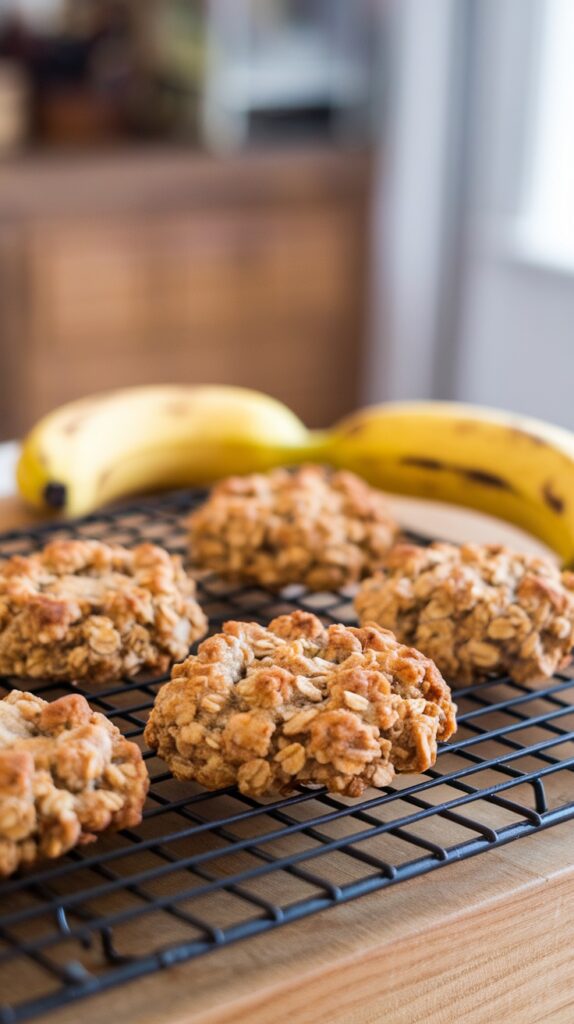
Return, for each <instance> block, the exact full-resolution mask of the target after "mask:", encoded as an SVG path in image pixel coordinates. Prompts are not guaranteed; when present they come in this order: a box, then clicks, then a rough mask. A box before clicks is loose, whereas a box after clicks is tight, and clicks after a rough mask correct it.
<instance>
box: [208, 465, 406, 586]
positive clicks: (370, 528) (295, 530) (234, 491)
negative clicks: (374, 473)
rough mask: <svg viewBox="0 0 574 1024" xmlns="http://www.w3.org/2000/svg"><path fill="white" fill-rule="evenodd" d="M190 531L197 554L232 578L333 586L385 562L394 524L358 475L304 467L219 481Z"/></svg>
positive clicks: (376, 493)
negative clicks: (292, 470)
mask: <svg viewBox="0 0 574 1024" xmlns="http://www.w3.org/2000/svg"><path fill="white" fill-rule="evenodd" d="M190 530H191V537H190V540H191V557H192V560H193V561H194V562H195V563H196V564H198V565H201V566H205V567H208V568H210V569H213V570H215V572H217V573H219V574H220V575H222V576H224V577H226V578H228V579H232V580H237V581H243V582H247V583H259V584H261V585H262V586H265V587H269V588H271V589H277V588H279V587H282V586H285V585H286V584H288V583H303V584H305V586H307V587H309V588H310V589H311V590H323V589H324V590H336V589H338V588H339V587H342V586H344V585H345V584H347V583H354V582H355V581H356V580H359V579H361V578H362V577H363V576H365V575H366V574H367V573H369V572H372V571H373V569H375V568H376V566H377V565H379V564H380V562H381V560H382V558H383V556H384V555H385V553H386V552H387V551H388V549H389V547H390V546H391V544H392V543H393V541H394V539H395V537H396V534H397V525H396V523H395V522H394V520H393V518H392V516H391V515H390V513H389V510H388V507H387V503H386V500H385V497H384V496H383V495H382V494H381V493H380V491H376V490H374V489H373V488H372V487H369V486H368V484H366V483H365V482H364V481H363V480H360V479H359V477H357V476H354V475H353V474H352V473H347V472H331V471H329V470H327V469H323V468H321V467H320V466H304V467H303V468H302V469H298V470H295V471H294V472H292V473H290V472H287V470H284V469H275V470H273V471H272V472H271V473H267V474H253V475H252V476H244V477H231V478H230V479H228V480H224V481H222V482H221V483H220V484H218V485H217V486H216V487H214V489H213V490H212V492H211V496H210V497H209V499H208V500H207V502H206V503H205V504H204V505H202V506H201V507H200V508H199V509H198V510H197V511H196V512H195V513H194V514H193V515H192V516H191V519H190Z"/></svg>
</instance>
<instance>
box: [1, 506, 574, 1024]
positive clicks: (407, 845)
mask: <svg viewBox="0 0 574 1024" xmlns="http://www.w3.org/2000/svg"><path fill="white" fill-rule="evenodd" d="M200 497H201V495H199V494H198V493H195V494H191V493H178V494H175V495H168V496H166V497H164V498H161V499H155V500H154V501H140V502H139V503H138V504H136V505H131V506H130V507H129V508H125V509H121V510H119V511H115V512H110V513H107V514H97V515H94V516H90V517H88V518H86V519H84V520H80V521H77V522H73V523H69V524H65V525H58V526H48V527H45V526H43V527H38V528H33V529H27V530H22V531H15V532H12V533H9V534H4V535H3V536H2V537H1V538H0V555H2V556H4V555H9V554H15V553H22V554H23V553H27V552H29V551H31V550H32V549H34V548H35V547H38V546H39V545H40V544H42V543H45V541H46V540H47V539H48V538H50V537H54V536H68V537H69V536H76V537H78V536H79V537H85V536H91V537H100V538H101V539H104V540H107V541H117V542H119V543H125V544H128V545H130V544H135V543H138V542H140V541H141V540H144V539H145V540H152V541H155V542H157V543H160V544H162V545H164V546H165V547H166V548H168V549H169V550H171V551H179V552H185V548H186V532H185V523H184V519H185V515H186V514H187V513H188V512H189V510H190V508H191V507H192V506H193V505H194V504H195V503H196V502H197V501H198V500H200ZM198 587H199V597H200V600H201V603H202V605H203V607H204V608H205V610H206V612H207V614H208V615H209V619H210V625H211V629H212V631H214V632H215V631H217V629H218V626H219V624H220V623H221V622H223V621H225V620H226V619H229V618H235V619H238V618H241V619H256V620H258V621H260V622H266V621H268V620H269V619H270V618H271V617H273V616H274V615H277V614H280V613H282V612H285V611H291V610H293V609H294V608H304V609H306V610H309V611H313V612H314V613H315V614H318V615H320V616H321V617H323V618H324V620H325V621H345V622H352V621H353V619H354V616H353V609H352V603H351V597H352V594H351V592H350V591H348V592H345V591H343V592H341V593H338V594H327V593H322V594H316V593H314V594H312V593H310V592H308V591H306V590H305V589H304V588H302V587H295V586H294V587H290V588H287V589H286V590H284V591H282V593H281V594H280V595H276V594H271V593H269V592H267V591H264V590H262V589H261V588H258V587H249V588H240V587H234V586H231V585H229V584H226V583H224V582H223V581H222V580H220V579H218V578H216V577H214V576H213V575H210V574H205V575H203V576H202V577H200V579H199V582H198ZM573 677H574V669H573V670H572V671H570V670H568V671H565V672H562V673H558V674H557V675H556V676H554V677H553V679H552V680H550V681H549V682H548V684H547V685H546V686H544V688H542V689H533V688H532V689H531V688H529V687H527V686H523V685H519V684H517V683H514V682H512V681H510V680H509V679H507V678H497V679H492V680H489V681H487V682H485V683H483V684H482V685H480V686H476V687H467V688H466V689H462V690H457V692H456V699H457V703H458V706H459V717H458V721H459V729H458V732H457V734H456V735H455V737H454V738H453V741H452V742H451V743H449V744H448V745H446V746H443V748H442V749H441V752H440V754H439V758H438V761H437V764H436V766H435V768H434V769H432V770H431V771H428V772H426V773H425V774H424V775H423V776H418V777H416V778H413V777H412V776H403V777H399V778H398V779H397V780H395V782H394V784H393V785H392V786H388V787H385V788H384V789H383V790H380V791H378V790H377V791H375V790H371V791H369V792H368V793H367V796H366V799H363V800H361V801H352V800H347V799H345V798H339V797H334V796H330V795H328V794H327V793H325V792H324V791H319V790H304V789H301V791H300V792H297V793H296V794H295V795H292V796H290V797H287V798H285V799H282V800H278V801H276V802H274V803H266V804H258V803H257V802H256V801H254V800H251V799H249V798H248V797H245V796H242V795H240V794H239V793H238V792H237V791H236V790H235V789H231V788H230V789H226V790H222V791H218V792H217V793H208V792H205V791H202V790H201V789H200V788H199V787H197V786H194V785H192V784H189V783H179V782H176V781H175V780H174V779H172V778H171V776H170V774H169V772H167V771H166V770H165V766H164V765H163V764H162V762H161V761H159V760H158V759H157V758H155V757H152V756H151V755H150V754H149V752H148V753H147V754H146V757H147V764H148V768H149V771H150V775H151V780H152V785H151V789H150V795H149V799H148V803H147V805H146V811H145V813H144V819H143V822H142V824H141V826H140V827H139V828H137V829H131V830H125V831H122V832H120V833H118V834H115V835H106V836H104V837H102V838H101V839H100V840H99V841H98V843H97V844H94V845H92V846H87V847H83V848H80V849H77V850H74V851H72V852H71V853H70V854H69V855H68V856H67V857H64V858H63V859H61V860H59V861H56V862H53V863H49V864H46V865H44V866H42V868H41V869H39V870H37V871H35V872H33V873H28V874H25V875H22V876H16V877H14V878H12V879H9V880H7V881H5V882H4V883H2V884H1V885H0V901H1V902H0V1024H16V1022H18V1021H24V1020H30V1019H32V1018H34V1017H35V1016H37V1015H39V1014H42V1013H45V1012H47V1011H49V1010H53V1009H55V1008H57V1007H59V1006H62V1005H64V1004H66V1003H68V1002H71V1001H73V1000H75V999H80V998H82V997H85V996H88V995H90V994H92V993H95V992H101V991H103V990H104V989H106V988H110V987H112V986H114V985H118V984H122V983H125V982H127V981H129V980H131V979H134V978H137V977H140V976H142V975H145V974H148V973H151V972H153V971H158V970H161V969H162V968H166V967H169V966H170V965H171V964H175V963H178V962H180V961H183V960H190V959H192V958H195V957H200V956H201V955H203V954H205V953H208V952H210V951H212V950H216V949H219V948H223V947H225V946H227V945H228V944H230V943H232V942H236V941H238V940H241V939H248V938H249V937H250V936H253V935H257V934H259V933H261V932H264V931H267V930H270V929H274V928H278V927H280V926H281V925H283V924H286V923H287V922H290V921H294V920H297V919H299V918H302V917H305V916H307V915H310V914H315V913H317V912H318V911H320V910H324V909H326V908H328V907H332V906H335V905H336V904H338V903H342V902H345V901H347V900H351V899H355V898H356V897H360V896H366V895H367V894H368V893H370V892H373V891H375V890H378V889H382V888H384V887H386V886H389V885H394V884H397V883H399V882H402V881H404V880H406V879H408V878H412V877H414V876H416V875H421V874H423V873H425V872H429V871H432V870H434V869H436V868H439V867H441V866H444V865H446V864H448V863H449V862H450V861H453V860H460V859H462V858H466V857H471V856H474V855H476V854H480V853H483V852H485V851H487V850H490V849H493V848H495V847H497V846H500V845H502V844H504V843H508V842H510V841H511V840H514V839H518V838H520V837H521V836H526V835H529V834H530V833H533V832H537V831H540V830H542V829H546V828H549V827H550V826H552V825H555V824H557V823H559V822H563V821H566V820H568V819H574V774H573V773H574V678H573ZM161 682H162V679H157V678H143V677H138V679H136V680H135V681H133V680H132V681H127V680H126V681H122V680H119V681H118V683H117V685H114V686H112V687H108V688H105V689H104V688H102V687H98V688H97V687H85V688H83V689H81V688H75V692H81V693H84V694H85V696H86V697H87V698H88V699H89V700H90V702H91V704H92V706H93V707H94V708H96V709H97V710H99V711H103V712H105V713H106V714H107V715H108V716H109V717H110V718H111V719H112V720H113V721H114V722H115V723H116V725H118V727H119V728H120V729H121V730H122V731H123V732H124V733H125V735H127V736H129V737H130V738H133V739H135V740H136V741H140V742H141V733H142V730H143V726H144V724H145V720H146V717H147V714H148V711H149V708H150V707H151V704H152V703H153V699H154V696H155V694H156V692H157V689H158V686H159V685H160V684H161ZM12 685H14V684H13V683H12V682H11V681H10V680H8V679H1V680H0V696H1V695H3V694H4V693H5V692H7V691H8V690H9V689H10V688H11V687H12ZM69 689H70V688H69V687H68V686H66V685H63V684H53V683H46V684H41V685H35V686H34V690H35V691H36V692H38V693H40V694H41V695H42V696H43V697H44V698H46V699H54V698H56V697H58V696H61V695H62V694H63V693H66V692H69ZM142 924H144V925H145V926H144V927H142Z"/></svg>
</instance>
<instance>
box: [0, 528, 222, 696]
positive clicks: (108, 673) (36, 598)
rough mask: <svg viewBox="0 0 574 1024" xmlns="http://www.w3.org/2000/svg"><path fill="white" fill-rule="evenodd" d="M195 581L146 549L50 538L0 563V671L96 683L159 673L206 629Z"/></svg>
mask: <svg viewBox="0 0 574 1024" xmlns="http://www.w3.org/2000/svg"><path fill="white" fill-rule="evenodd" d="M194 595H195V584H194V582H193V580H192V579H191V578H190V577H189V576H188V575H187V574H186V573H185V572H184V570H183V568H182V566H181V562H180V560H179V558H177V557H173V556H171V555H169V554H168V553H167V551H163V550H162V548H159V547H156V546H155V545H153V544H141V545H139V547H136V548H133V549H131V550H129V549H128V548H124V547H120V546H119V545H109V544H102V543H100V542H99V541H95V540H56V541H53V542H52V543H51V544H47V545H46V547H44V548H43V549H42V550H41V551H39V552H37V553H36V554H32V555H29V556H28V557H25V558H24V557H21V556H19V555H17V556H15V557H14V558H10V559H8V560H7V561H5V562H1V563H0V674H2V675H12V676H19V677H24V678H45V679H62V680H75V679H89V680H90V681H94V682H105V681H109V680H113V679H117V678H118V677H119V676H133V675H135V674H136V673H137V672H138V671H139V670H140V669H144V668H145V669H149V670H153V671H157V672H163V671H165V670H166V669H167V668H168V667H169V665H170V664H171V663H172V662H174V661H177V660H178V659H180V658H184V657H185V656H186V654H187V653H188V651H189V646H190V644H191V643H192V642H193V641H194V640H195V639H197V638H198V637H200V636H203V635H204V634H205V632H206V627H207V622H206V619H205V616H204V614H203V612H202V610H201V608H200V607H199V605H198V604H197V602H196V601H195V599H194Z"/></svg>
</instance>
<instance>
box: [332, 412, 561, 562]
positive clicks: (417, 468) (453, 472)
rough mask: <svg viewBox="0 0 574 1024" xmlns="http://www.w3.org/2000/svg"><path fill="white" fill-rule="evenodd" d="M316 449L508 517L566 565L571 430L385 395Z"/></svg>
mask: <svg viewBox="0 0 574 1024" xmlns="http://www.w3.org/2000/svg"><path fill="white" fill-rule="evenodd" d="M324 458H326V459H327V460H328V461H329V462H331V463H332V464H334V465H337V466H340V467H345V468H346V469H350V470H352V471H353V472H355V473H358V474H359V475H360V476H363V477H365V478H366V479H367V480H368V481H369V482H370V483H372V484H374V485H375V486H377V487H381V488H383V489H384V490H388V491H394V492H396V493H399V494H410V495H415V496H417V497H422V498H433V499H437V500H439V501H448V502H452V503H453V504H457V505H466V506H470V507H471V508H474V509H477V510H479V511H482V512H488V513H490V514H492V515H495V516H498V517H499V518H501V519H506V520H508V521H509V522H512V523H515V524H516V525H517V526H520V527H522V528H523V529H524V530H527V531H528V532H530V533H532V534H534V535H535V536H537V537H538V538H539V539H540V540H542V541H544V542H545V543H546V544H548V545H549V547H551V548H553V549H554V550H555V551H557V552H558V553H559V554H560V555H561V556H562V558H563V559H564V560H565V562H566V563H567V564H569V565H574V435H573V434H571V433H569V432H568V431H567V430H563V429H561V428H560V427H554V426H550V425H549V424H547V423H543V422H541V421H539V420H534V419H530V418H527V417H523V416H518V415H513V414H511V413H504V412H499V411H495V410H493V409H485V408H480V407H476V406H470V405H462V404H457V403H449V402H417V403H389V404H388V405H382V406H373V407H371V408H367V409H364V410H362V411H360V412H357V413H354V414H353V415H352V416H349V417H348V418H346V419H345V420H343V421H342V422H341V423H339V424H338V425H337V426H335V427H334V428H333V430H332V431H331V432H330V437H329V441H328V445H327V450H326V451H325V455H324Z"/></svg>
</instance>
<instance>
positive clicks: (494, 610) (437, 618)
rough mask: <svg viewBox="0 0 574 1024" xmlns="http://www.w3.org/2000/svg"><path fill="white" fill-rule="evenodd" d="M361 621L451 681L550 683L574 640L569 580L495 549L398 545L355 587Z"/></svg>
mask: <svg viewBox="0 0 574 1024" xmlns="http://www.w3.org/2000/svg"><path fill="white" fill-rule="evenodd" d="M355 605H356V608H357V612H358V614H359V617H360V619H361V621H363V622H366V621H371V620H373V621H376V622H378V623H380V625H382V626H385V627H387V628H388V629H392V630H393V631H394V632H395V633H396V635H397V636H398V638H399V639H400V640H402V641H403V643H407V644H414V645H415V646H416V647H419V648H420V649H421V650H422V651H424V653H425V654H427V655H428V656H429V657H430V658H432V659H433V660H434V661H435V662H436V664H437V665H438V667H439V669H440V670H441V672H442V673H443V675H444V676H445V678H446V679H447V680H448V681H449V683H450V684H451V685H456V684H459V685H467V684H470V683H474V682H480V680H482V679H484V678H485V677H486V676H488V675H490V674H491V673H494V674H502V673H506V674H508V675H510V676H511V678H512V679H514V680H516V681H517V682H519V683H524V682H530V681H536V680H539V679H545V678H548V677H549V676H551V675H552V674H553V672H555V671H556V670H557V669H558V668H560V667H561V666H562V665H564V664H566V663H567V662H568V661H569V659H570V652H571V649H572V645H573V643H574V574H573V573H571V572H561V571H560V569H559V568H558V566H557V565H556V564H555V563H554V562H553V561H552V560H551V559H550V558H548V559H546V558H543V557H538V556H534V555H526V554H520V553H518V552H516V551H511V550H509V549H508V548H506V547H503V546H501V545H494V544H491V545H478V544H465V545H464V546H462V547H460V548H459V547H456V546H455V545H453V544H440V543H437V544H431V545H430V547H426V548H425V547H418V546H416V545H412V544H399V545H397V546H396V547H395V548H394V549H393V550H392V551H391V552H390V554H389V555H388V557H387V559H386V560H385V564H384V567H383V569H382V570H381V571H380V572H378V573H377V574H375V575H374V576H373V577H372V578H371V579H367V580H365V581H364V582H363V584H362V585H361V588H360V590H359V593H358V595H357V597H356V600H355Z"/></svg>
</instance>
